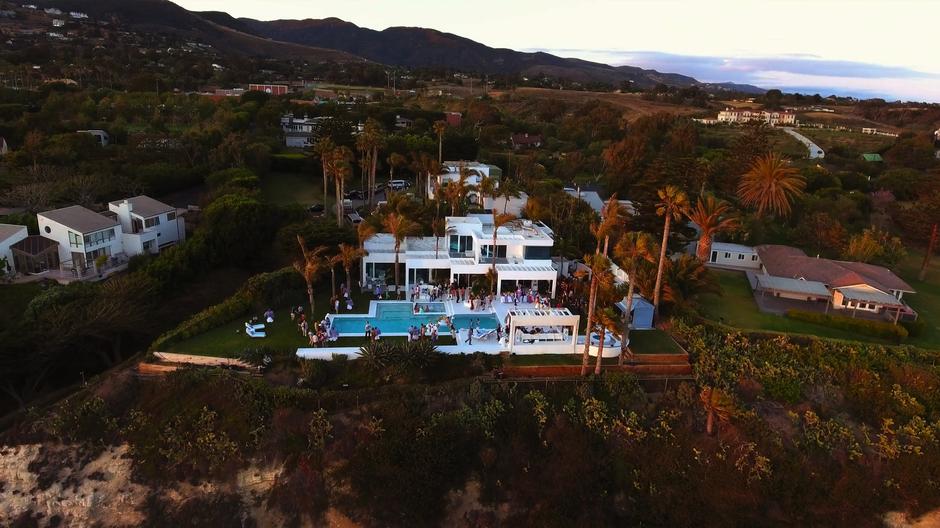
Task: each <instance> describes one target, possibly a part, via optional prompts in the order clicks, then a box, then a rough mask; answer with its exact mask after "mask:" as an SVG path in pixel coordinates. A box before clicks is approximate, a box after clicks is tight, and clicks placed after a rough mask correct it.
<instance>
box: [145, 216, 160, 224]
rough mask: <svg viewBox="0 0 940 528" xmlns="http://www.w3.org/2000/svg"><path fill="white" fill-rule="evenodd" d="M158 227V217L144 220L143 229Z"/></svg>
mask: <svg viewBox="0 0 940 528" xmlns="http://www.w3.org/2000/svg"><path fill="white" fill-rule="evenodd" d="M158 225H160V217H159V216H155V217H153V218H147V219H146V220H144V227H153V226H158Z"/></svg>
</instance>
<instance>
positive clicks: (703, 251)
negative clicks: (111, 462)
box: [695, 233, 712, 262]
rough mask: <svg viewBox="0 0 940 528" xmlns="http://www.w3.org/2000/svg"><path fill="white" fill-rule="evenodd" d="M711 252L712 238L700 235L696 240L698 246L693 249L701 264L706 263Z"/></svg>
mask: <svg viewBox="0 0 940 528" xmlns="http://www.w3.org/2000/svg"><path fill="white" fill-rule="evenodd" d="M711 251H712V236H711V235H707V234H705V233H702V236H701V237H700V238H699V239H698V245H697V246H696V247H695V256H696V257H698V259H699V260H700V261H702V262H708V260H709V253H711Z"/></svg>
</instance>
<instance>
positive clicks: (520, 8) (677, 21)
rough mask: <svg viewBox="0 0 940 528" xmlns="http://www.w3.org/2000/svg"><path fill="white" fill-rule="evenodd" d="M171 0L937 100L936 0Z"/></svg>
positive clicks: (714, 76)
mask: <svg viewBox="0 0 940 528" xmlns="http://www.w3.org/2000/svg"><path fill="white" fill-rule="evenodd" d="M176 1H177V3H179V4H180V5H182V6H184V7H186V8H187V9H191V10H218V11H226V12H228V13H230V14H231V15H233V16H237V17H251V18H257V19H261V20H271V19H276V18H325V17H330V16H333V17H338V18H342V19H343V20H348V21H350V22H353V23H355V24H358V25H360V26H364V27H368V28H373V29H385V28H386V27H389V26H421V27H430V28H434V29H438V30H441V31H447V32H451V33H456V34H458V35H461V36H464V37H468V38H471V39H473V40H476V41H479V42H482V43H484V44H487V45H489V46H495V47H507V48H513V49H517V50H535V49H541V50H548V51H552V52H555V53H558V54H561V55H565V56H577V57H582V58H585V59H592V60H599V61H602V62H607V63H611V64H632V65H636V66H643V67H650V68H656V69H660V70H663V71H674V72H677V73H685V74H689V75H692V76H694V77H696V78H698V79H699V80H702V81H711V82H720V81H735V82H748V83H753V84H758V85H760V86H763V87H765V88H771V87H778V88H783V89H789V90H796V89H800V90H814V89H815V90H818V91H825V89H830V90H833V91H837V92H839V93H852V94H859V95H884V96H888V97H895V98H902V99H916V100H932V101H940V47H938V45H937V35H938V34H940V30H938V28H940V1H938V0H882V1H877V2H876V1H849V0H816V1H800V0H796V1H777V0H770V1H768V0H750V1H736V0H711V1H709V0H681V1H680V0H658V1H654V0H574V1H557V0H541V1H535V0H473V1H463V0H436V1H431V0H381V1H380V0H372V1H367V0H342V1H339V2H324V1H317V0H260V1H259V0H176ZM689 56H693V57H691V58H692V59H694V60H689V59H690V57H689Z"/></svg>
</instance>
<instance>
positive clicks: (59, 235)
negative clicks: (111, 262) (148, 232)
mask: <svg viewBox="0 0 940 528" xmlns="http://www.w3.org/2000/svg"><path fill="white" fill-rule="evenodd" d="M36 218H37V220H38V222H39V234H40V235H42V236H43V237H44V238H48V239H50V240H53V241H55V242H56V243H57V244H58V251H59V262H60V265H61V267H62V269H64V270H76V271H77V272H84V271H85V270H88V269H90V268H93V267H94V263H95V259H97V258H98V257H99V256H101V255H105V256H107V257H108V258H109V259H112V258H113V259H118V260H123V259H124V258H125V257H126V255H125V254H124V244H123V241H122V237H121V235H122V230H121V224H120V222H118V221H117V219H116V218H110V217H108V216H105V215H103V214H100V213H96V212H94V211H92V210H91V209H86V208H84V207H82V206H80V205H72V206H69V207H63V208H62V209H54V210H52V211H46V212H44V213H39V214H38V215H36Z"/></svg>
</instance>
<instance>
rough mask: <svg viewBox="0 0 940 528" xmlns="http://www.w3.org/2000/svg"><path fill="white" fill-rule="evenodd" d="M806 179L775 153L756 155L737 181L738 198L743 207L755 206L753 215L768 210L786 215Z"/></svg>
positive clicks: (801, 192) (801, 191) (762, 213)
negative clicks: (748, 168) (757, 156)
mask: <svg viewBox="0 0 940 528" xmlns="http://www.w3.org/2000/svg"><path fill="white" fill-rule="evenodd" d="M805 187H806V180H805V179H804V178H803V177H802V176H801V175H800V173H799V171H798V170H796V169H795V168H793V167H790V166H789V162H788V161H787V160H785V159H784V158H781V157H780V156H778V155H777V154H776V153H770V154H767V155H765V156H763V157H760V158H758V159H757V160H755V161H754V164H753V165H751V170H749V171H748V172H747V173H746V174H744V176H741V181H740V182H739V183H738V198H740V200H741V203H742V204H743V205H744V206H746V207H756V208H757V215H758V216H763V215H764V213H767V212H770V213H773V214H779V215H781V216H787V215H789V214H790V210H791V203H792V201H793V200H794V199H795V198H797V197H799V196H800V195H801V194H803V189H804V188H805Z"/></svg>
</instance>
